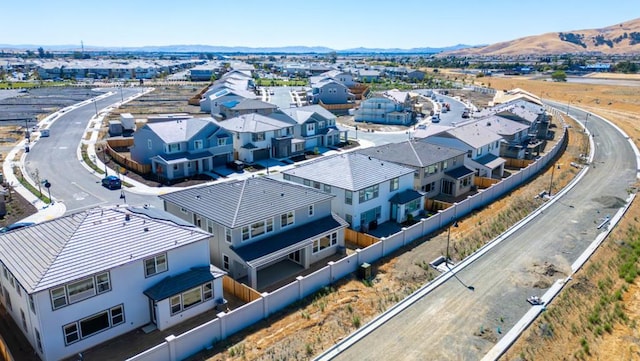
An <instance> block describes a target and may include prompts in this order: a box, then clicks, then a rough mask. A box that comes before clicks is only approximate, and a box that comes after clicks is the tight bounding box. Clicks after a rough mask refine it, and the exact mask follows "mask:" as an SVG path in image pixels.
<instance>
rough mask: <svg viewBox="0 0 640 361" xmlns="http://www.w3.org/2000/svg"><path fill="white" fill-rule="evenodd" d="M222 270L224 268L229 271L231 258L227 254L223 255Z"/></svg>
mask: <svg viewBox="0 0 640 361" xmlns="http://www.w3.org/2000/svg"><path fill="white" fill-rule="evenodd" d="M222 268H224V270H225V271H228V270H229V256H227V255H226V254H222Z"/></svg>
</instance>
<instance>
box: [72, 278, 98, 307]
mask: <svg viewBox="0 0 640 361" xmlns="http://www.w3.org/2000/svg"><path fill="white" fill-rule="evenodd" d="M95 294H96V290H95V285H94V283H93V277H91V278H85V279H82V280H80V281H75V282H72V283H69V284H68V285H67V296H68V297H69V303H74V302H78V301H81V300H84V299H85V298H89V297H91V296H94V295H95Z"/></svg>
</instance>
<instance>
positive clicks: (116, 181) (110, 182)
mask: <svg viewBox="0 0 640 361" xmlns="http://www.w3.org/2000/svg"><path fill="white" fill-rule="evenodd" d="M102 186H103V187H107V188H109V189H120V188H122V181H121V180H120V178H118V177H116V176H114V175H109V176H106V177H104V178H102Z"/></svg>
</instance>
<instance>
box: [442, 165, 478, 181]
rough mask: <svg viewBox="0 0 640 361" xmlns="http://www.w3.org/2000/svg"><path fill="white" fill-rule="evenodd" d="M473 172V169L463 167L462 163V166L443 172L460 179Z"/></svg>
mask: <svg viewBox="0 0 640 361" xmlns="http://www.w3.org/2000/svg"><path fill="white" fill-rule="evenodd" d="M473 173H474V171H473V170H471V169H469V168H467V167H465V166H464V165H463V166H462V167H458V168H454V169H451V170H448V171H446V172H444V174H446V175H447V176H449V177H451V178H455V179H460V178H463V177H466V176H468V175H469V174H473Z"/></svg>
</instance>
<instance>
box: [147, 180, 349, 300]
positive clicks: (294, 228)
mask: <svg viewBox="0 0 640 361" xmlns="http://www.w3.org/2000/svg"><path fill="white" fill-rule="evenodd" d="M160 198H161V199H162V200H163V201H164V207H165V210H167V211H168V212H170V213H172V214H174V215H176V216H178V217H180V218H182V219H185V220H188V221H190V222H193V223H194V224H196V225H197V226H198V227H200V228H203V229H206V230H207V231H208V232H210V233H212V234H213V235H214V237H213V238H212V239H211V241H212V243H211V247H210V250H211V261H212V263H213V264H215V265H218V266H219V267H221V268H222V269H223V270H225V271H227V272H229V275H231V276H232V277H233V278H235V279H237V280H241V281H243V280H244V279H245V278H246V279H247V284H248V285H250V286H251V287H252V288H254V289H263V288H264V287H266V286H268V285H270V284H273V283H275V282H278V281H280V280H282V279H284V278H286V277H288V276H291V275H293V274H295V273H297V272H299V271H301V270H304V269H307V268H309V266H310V265H312V264H314V263H316V262H319V261H321V260H323V259H325V258H326V257H328V256H331V255H333V254H335V253H336V252H338V250H339V249H340V247H344V228H346V227H347V223H346V222H345V221H344V220H342V219H341V218H340V217H338V216H337V215H335V214H332V213H331V199H332V198H333V196H332V195H330V194H329V193H325V192H323V191H320V190H315V189H313V188H309V187H304V186H301V185H297V184H292V183H288V182H282V181H278V180H274V179H270V178H267V177H256V178H249V179H245V180H237V181H232V182H223V183H218V184H212V185H208V186H204V187H197V188H189V189H185V190H180V191H177V192H172V193H168V194H164V195H161V196H160Z"/></svg>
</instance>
